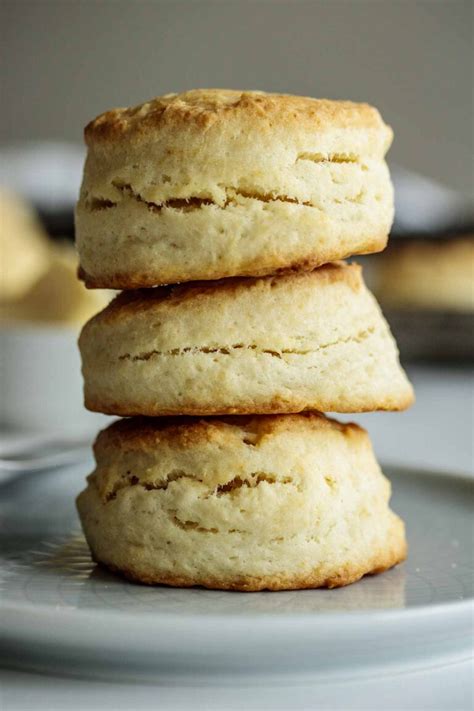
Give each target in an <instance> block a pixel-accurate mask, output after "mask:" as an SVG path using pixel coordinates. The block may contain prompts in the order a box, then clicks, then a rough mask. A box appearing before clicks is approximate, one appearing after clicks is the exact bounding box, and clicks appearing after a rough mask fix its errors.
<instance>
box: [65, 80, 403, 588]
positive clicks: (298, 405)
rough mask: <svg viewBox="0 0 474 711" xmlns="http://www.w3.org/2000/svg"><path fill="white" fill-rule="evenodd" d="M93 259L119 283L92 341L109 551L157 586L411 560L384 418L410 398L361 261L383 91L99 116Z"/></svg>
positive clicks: (226, 99) (377, 198) (375, 209)
mask: <svg viewBox="0 0 474 711" xmlns="http://www.w3.org/2000/svg"><path fill="white" fill-rule="evenodd" d="M85 137H86V143H87V146H88V156H87V160H86V164H85V170H84V180H83V185H82V189H81V195H80V199H79V203H78V208H77V214H76V229H77V245H78V250H79V255H80V265H81V266H80V275H81V278H82V279H83V280H84V281H85V283H86V285H87V286H88V287H91V288H110V289H119V290H121V291H122V293H121V294H119V295H118V296H117V297H116V298H115V300H114V301H113V302H112V303H111V304H110V305H109V306H108V307H107V308H105V310H104V311H102V312H101V313H99V314H98V315H97V316H95V317H94V318H93V319H92V320H91V321H89V322H88V323H87V324H86V326H85V327H84V329H83V332H82V334H81V338H80V350H81V354H82V363H83V374H84V380H85V403H86V406H87V407H88V408H89V409H90V410H94V411H96V412H103V413H107V414H111V415H120V416H122V417H125V418H126V419H123V420H120V421H118V422H116V423H114V424H112V425H111V426H110V427H109V428H108V429H106V430H104V431H103V432H101V433H100V435H99V436H98V438H97V441H96V443H95V446H94V452H95V458H96V468H95V470H94V472H93V473H92V474H91V475H90V477H89V479H88V485H87V488H86V489H85V491H83V492H82V493H81V494H80V496H79V498H78V509H79V514H80V517H81V521H82V525H83V528H84V532H85V535H86V538H87V541H88V543H89V545H90V548H91V551H92V555H93V557H94V559H95V560H96V561H98V562H100V563H102V564H104V565H106V566H107V567H108V568H110V569H111V570H114V571H118V572H120V573H122V574H124V575H126V576H127V577H129V578H131V579H133V580H137V581H140V582H145V583H161V584H167V585H176V586H193V585H201V586H204V587H208V588H218V589H225V590H249V591H250V590H263V589H269V590H281V589H297V588H309V587H321V586H326V587H335V586H339V585H346V584H348V583H351V582H354V581H355V580H358V579H359V578H360V577H362V576H363V575H365V574H367V573H376V572H381V571H383V570H386V569H387V568H390V567H391V566H393V565H395V564H396V563H398V562H399V561H401V560H403V558H404V557H405V554H406V542H405V534H404V526H403V522H402V521H401V520H400V519H399V518H398V517H397V516H396V515H395V514H394V513H393V512H392V511H391V510H390V508H389V503H388V502H389V497H390V484H389V482H388V481H387V479H385V477H384V476H383V474H382V472H381V471H380V468H379V466H378V464H377V461H376V459H375V457H374V454H373V451H372V447H371V443H370V440H369V438H368V435H367V433H366V432H365V431H364V430H362V429H361V428H360V427H358V426H357V425H354V424H341V423H339V422H337V421H335V420H332V419H329V418H327V417H326V416H325V415H324V414H322V413H323V412H346V413H347V412H364V411H372V410H401V409H404V408H406V407H407V406H408V405H409V404H410V403H411V401H412V399H413V393H412V389H411V386H410V384H409V382H408V380H407V378H406V376H405V374H404V372H403V371H402V369H401V367H400V364H399V361H398V353H397V349H396V345H395V342H394V340H393V338H392V336H391V334H390V331H389V328H388V326H387V324H386V322H385V320H384V318H383V316H382V313H381V311H380V309H379V307H378V305H377V303H376V301H375V299H374V297H373V296H372V295H371V293H370V292H369V291H368V290H367V288H366V286H365V284H364V282H363V279H362V274H361V270H360V267H359V266H358V265H357V264H346V263H344V262H342V261H338V260H341V259H344V258H346V257H349V256H351V255H353V254H366V253H371V252H377V251H380V250H382V249H383V248H384V247H385V245H386V242H387V235H388V232H389V230H390V226H391V223H392V218H393V195H392V187H391V183H390V177H389V173H388V169H387V166H386V163H385V160H384V156H385V153H386V151H387V150H388V148H389V145H390V143H391V139H392V132H391V130H390V128H389V127H388V126H386V125H385V124H384V123H383V121H382V119H381V117H380V115H379V113H378V112H377V110H376V109H374V108H372V107H370V106H368V105H366V104H355V103H351V102H342V101H327V100H316V99H310V98H302V97H296V96H286V95H273V94H265V93H261V92H241V91H223V90H196V91H188V92H186V93H183V94H169V95H166V96H162V97H158V98H156V99H153V100H152V101H150V102H148V103H145V104H143V105H141V106H138V107H135V108H132V109H115V110H113V111H109V112H106V113H104V114H103V115H101V116H99V117H98V118H96V119H95V120H94V121H92V123H90V124H89V125H88V126H87V128H86V131H85Z"/></svg>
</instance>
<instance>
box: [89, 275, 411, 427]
mask: <svg viewBox="0 0 474 711" xmlns="http://www.w3.org/2000/svg"><path fill="white" fill-rule="evenodd" d="M79 346H80V350H81V354H82V366H83V375H84V382H85V404H86V407H88V408H89V409H90V410H94V411H97V412H104V413H107V414H113V415H125V416H128V415H148V416H156V415H218V414H247V413H252V414H265V413H268V414H275V413H290V412H300V411H303V410H320V411H325V412H331V411H332V412H362V411H371V410H399V409H403V408H405V407H407V406H408V405H409V404H410V403H411V401H412V398H413V393H412V389H411V386H410V384H409V382H408V380H407V378H406V376H405V374H404V372H403V371H402V369H401V367H400V364H399V362H398V353H397V348H396V345H395V342H394V340H393V338H392V336H391V334H390V331H389V328H388V326H387V323H386V322H385V320H384V318H383V316H382V314H381V312H380V309H379V307H378V305H377V303H376V301H375V299H374V297H373V296H372V295H371V293H370V292H369V291H368V290H367V288H366V287H365V285H364V282H363V280H362V275H361V270H360V267H359V266H358V265H356V264H353V265H347V264H344V263H337V264H329V265H326V266H323V267H321V268H319V269H316V270H314V271H312V272H296V273H289V274H286V275H280V276H275V277H260V278H255V279H233V280H232V279H230V280H229V279H227V280H223V281H220V282H203V283H201V284H188V285H183V286H176V287H161V288H157V289H145V290H141V291H140V290H139V291H134V292H123V293H122V294H121V295H119V296H118V297H117V298H116V299H115V300H114V301H113V302H112V303H111V304H110V305H109V306H108V307H107V308H106V309H105V310H104V311H102V312H101V313H100V314H98V315H97V316H95V317H94V318H93V319H92V320H91V321H89V322H88V323H87V324H86V326H85V327H84V329H83V331H82V334H81V337H80V339H79Z"/></svg>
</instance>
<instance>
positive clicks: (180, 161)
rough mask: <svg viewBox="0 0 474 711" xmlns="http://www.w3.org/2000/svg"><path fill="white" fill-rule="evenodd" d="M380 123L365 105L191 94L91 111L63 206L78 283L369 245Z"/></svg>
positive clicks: (255, 269) (379, 219)
mask: <svg viewBox="0 0 474 711" xmlns="http://www.w3.org/2000/svg"><path fill="white" fill-rule="evenodd" d="M391 139H392V132H391V130H390V128H389V127H387V126H386V125H385V124H384V123H383V121H382V119H381V117H380V115H379V113H378V112H377V110H376V109H374V108H372V107H370V106H368V105H366V104H354V103H351V102H337V101H327V100H317V99H309V98H304V97H294V96H285V95H272V94H264V93H259V92H237V91H224V90H196V91H191V92H186V93H184V94H179V95H175V94H173V95H168V96H165V97H158V98H157V99H154V100H153V101H151V102H148V103H146V104H143V105H142V106H139V107H136V108H134V109H117V110H114V111H110V112H107V113H105V114H103V115H101V116H99V117H98V118H97V119H96V120H95V121H93V122H92V123H91V124H89V126H87V128H86V142H87V145H88V157H87V161H86V165H85V170H84V180H83V185H82V189H81V195H80V200H79V204H78V207H77V213H76V234H77V245H78V250H79V254H80V260H81V274H82V276H83V278H84V279H85V281H86V283H87V284H88V285H89V286H96V287H104V286H107V287H111V288H118V289H130V288H136V287H147V286H153V285H156V284H166V283H173V282H178V281H190V280H196V279H216V278H223V277H229V276H237V275H243V276H248V275H262V274H268V273H272V272H275V271H277V270H280V269H285V268H287V267H296V266H299V267H306V268H311V267H315V266H319V265H321V264H323V263H325V262H328V261H331V260H334V259H340V258H344V257H346V256H349V255H351V254H359V253H369V252H376V251H380V250H381V249H383V248H384V246H385V244H386V239H387V234H388V231H389V229H390V226H391V223H392V219H393V194H392V187H391V183H390V177H389V174H388V169H387V166H386V164H385V161H384V155H385V153H386V151H387V150H388V147H389V145H390V143H391Z"/></svg>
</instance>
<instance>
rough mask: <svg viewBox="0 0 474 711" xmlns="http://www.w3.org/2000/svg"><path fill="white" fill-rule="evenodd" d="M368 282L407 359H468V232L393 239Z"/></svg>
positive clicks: (472, 277) (471, 260)
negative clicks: (372, 282)
mask: <svg viewBox="0 0 474 711" xmlns="http://www.w3.org/2000/svg"><path fill="white" fill-rule="evenodd" d="M373 270H374V271H373V280H374V284H373V288H374V292H375V294H376V295H377V298H378V299H379V301H380V303H381V305H382V308H383V309H384V311H385V314H386V316H387V318H388V320H389V321H390V324H391V326H392V329H393V332H394V335H395V337H396V338H397V340H398V343H399V347H400V350H401V352H402V354H403V356H404V357H405V358H406V359H410V360H440V361H446V360H449V361H453V362H463V361H466V362H469V361H471V362H472V360H473V359H474V234H468V235H454V236H451V237H448V236H445V237H442V238H441V237H432V238H431V239H430V238H420V237H412V238H405V239H398V240H393V241H392V243H391V245H390V246H389V248H388V249H387V250H386V252H385V253H384V254H382V255H380V259H379V261H378V262H377V263H376V264H375V262H374V264H373Z"/></svg>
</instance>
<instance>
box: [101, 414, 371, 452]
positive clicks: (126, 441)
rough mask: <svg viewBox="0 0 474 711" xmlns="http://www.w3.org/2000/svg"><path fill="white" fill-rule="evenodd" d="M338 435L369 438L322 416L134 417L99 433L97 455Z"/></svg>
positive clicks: (356, 428) (352, 426) (354, 427)
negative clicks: (275, 437)
mask: <svg viewBox="0 0 474 711" xmlns="http://www.w3.org/2000/svg"><path fill="white" fill-rule="evenodd" d="M331 430H332V431H337V432H339V433H341V434H343V435H344V436H345V437H363V438H364V439H365V438H368V435H367V432H366V431H365V430H364V429H363V428H362V427H359V425H356V424H354V423H352V422H350V423H341V422H338V421H337V420H333V419H331V418H329V417H326V416H325V415H323V414H322V413H319V412H305V413H301V414H296V415H259V416H254V415H249V416H246V415H244V416H240V415H239V416H235V417H234V416H228V417H207V418H205V419H204V418H199V417H159V418H153V417H132V418H127V419H123V420H119V421H117V422H114V423H113V424H112V425H110V426H109V427H107V429H105V430H103V431H102V432H100V433H99V435H98V437H97V439H96V442H95V444H94V452H95V454H96V455H97V454H100V453H101V452H102V451H104V450H110V449H113V450H115V451H144V450H152V449H154V448H155V447H156V446H158V445H160V444H164V443H166V444H167V445H170V446H173V447H176V448H179V449H182V448H189V447H195V446H198V445H201V444H203V443H212V442H216V443H217V442H219V443H220V444H221V445H222V444H223V443H226V442H227V443H228V444H229V445H232V443H234V444H235V442H236V441H243V442H244V444H248V445H249V446H256V445H257V444H258V443H259V441H260V440H262V439H263V438H264V437H271V436H273V435H276V434H280V433H282V432H288V433H290V432H295V433H297V432H299V433H301V434H302V435H304V434H305V433H306V434H309V433H310V432H314V431H326V432H329V431H331Z"/></svg>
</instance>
